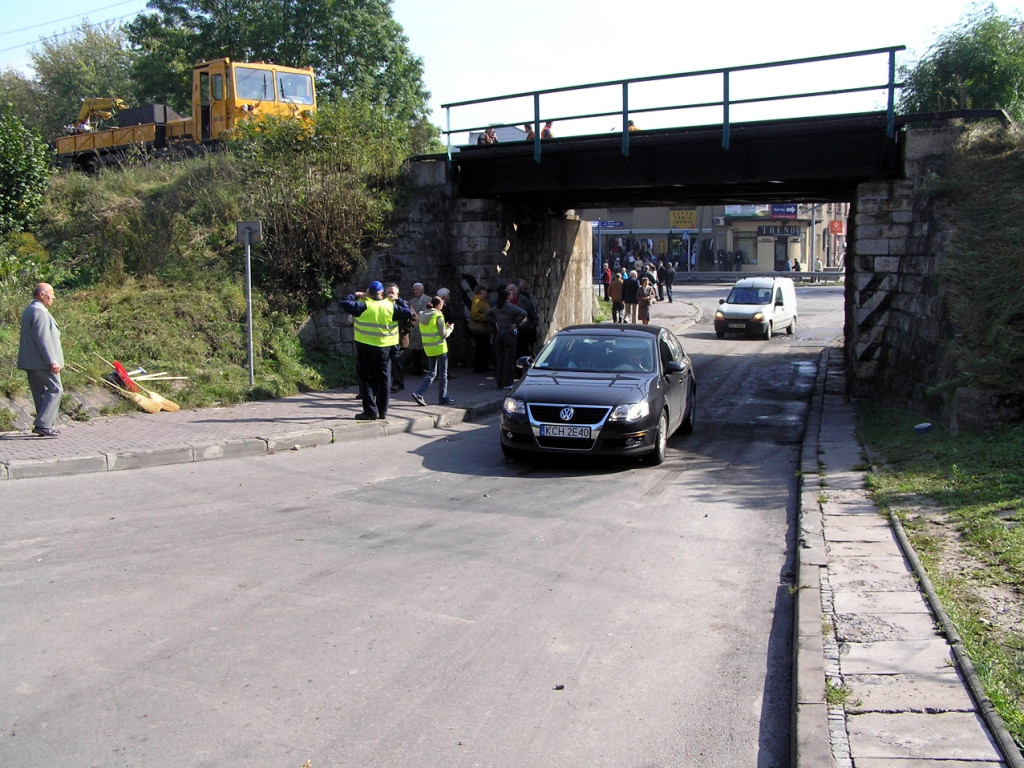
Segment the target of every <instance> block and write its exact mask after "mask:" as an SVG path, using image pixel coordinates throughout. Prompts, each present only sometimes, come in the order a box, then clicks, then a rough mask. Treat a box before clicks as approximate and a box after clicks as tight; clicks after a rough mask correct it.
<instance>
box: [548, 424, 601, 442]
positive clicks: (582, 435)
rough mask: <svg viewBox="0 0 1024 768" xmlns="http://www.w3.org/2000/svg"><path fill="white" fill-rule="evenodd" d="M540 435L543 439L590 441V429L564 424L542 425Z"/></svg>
mask: <svg viewBox="0 0 1024 768" xmlns="http://www.w3.org/2000/svg"><path fill="white" fill-rule="evenodd" d="M540 433H541V435H542V436H543V437H575V438H579V439H583V440H589V439H590V427H570V426H567V425H564V424H541V425H540Z"/></svg>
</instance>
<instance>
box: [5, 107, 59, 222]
mask: <svg viewBox="0 0 1024 768" xmlns="http://www.w3.org/2000/svg"><path fill="white" fill-rule="evenodd" d="M49 163H50V156H49V150H48V149H47V148H46V145H45V144H44V143H43V141H42V139H40V138H39V135H38V134H36V133H34V132H32V131H30V130H28V129H26V128H25V126H24V125H23V124H22V122H21V120H19V119H18V118H17V116H15V114H14V107H13V106H12V105H11V104H9V103H8V104H4V105H3V106H0V235H5V234H7V233H9V232H20V231H21V230H23V229H25V228H26V227H28V226H29V225H30V224H31V223H32V221H33V219H34V217H35V215H36V212H37V211H38V210H39V208H40V206H41V205H42V204H43V200H44V193H45V191H46V187H47V179H48V176H49Z"/></svg>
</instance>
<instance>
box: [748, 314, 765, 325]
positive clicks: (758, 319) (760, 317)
mask: <svg viewBox="0 0 1024 768" xmlns="http://www.w3.org/2000/svg"><path fill="white" fill-rule="evenodd" d="M750 319H751V320H753V321H754V322H755V323H760V322H761V321H762V320H764V313H763V312H755V313H754V316H753V317H752V318H750Z"/></svg>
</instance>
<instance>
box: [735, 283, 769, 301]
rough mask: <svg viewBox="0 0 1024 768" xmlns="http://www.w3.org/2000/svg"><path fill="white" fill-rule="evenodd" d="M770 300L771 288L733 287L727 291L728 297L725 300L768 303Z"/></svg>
mask: <svg viewBox="0 0 1024 768" xmlns="http://www.w3.org/2000/svg"><path fill="white" fill-rule="evenodd" d="M771 300H772V289H771V288H739V287H735V288H733V289H732V290H731V291H729V298H727V299H726V300H725V301H726V303H728V304H770V303H771Z"/></svg>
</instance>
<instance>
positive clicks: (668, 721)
mask: <svg viewBox="0 0 1024 768" xmlns="http://www.w3.org/2000/svg"><path fill="white" fill-rule="evenodd" d="M809 291H813V292H814V293H813V294H812V295H806V296H805V294H806V293H807V292H809ZM679 294H682V295H683V297H684V298H686V299H687V300H692V301H693V302H694V303H697V304H698V305H699V306H701V307H702V308H704V309H705V311H706V316H705V319H704V320H703V321H702V322H701V323H699V324H697V325H695V326H693V327H691V328H690V329H689V330H687V331H686V333H685V334H684V335H683V339H684V343H685V345H686V347H687V349H688V351H689V352H690V353H691V355H692V356H693V357H694V360H695V363H696V369H697V375H698V381H699V384H700V392H699V403H700V405H699V409H698V424H697V431H696V432H695V434H693V435H691V436H688V437H683V438H676V439H673V440H672V441H671V442H670V453H669V457H668V459H667V461H666V462H665V464H664V465H662V466H661V467H658V468H642V467H639V466H637V465H634V464H617V463H614V462H609V463H604V464H600V465H596V466H594V465H591V464H589V463H585V462H568V463H566V462H555V461H550V462H542V463H536V464H535V463H529V462H526V463H513V464H509V463H506V462H505V461H504V460H503V459H502V457H501V453H500V451H499V450H498V436H497V426H496V421H494V420H491V421H489V422H487V423H483V424H476V425H472V424H465V425H460V426H459V427H457V428H454V429H452V430H448V431H441V430H439V431H435V432H432V433H426V434H422V433H421V434H403V435H399V436H393V437H388V438H382V439H379V440H363V441H360V442H358V443H356V444H352V445H338V444H336V445H331V446H322V447H320V448H316V449H310V450H305V451H299V452H296V453H290V454H288V455H276V456H273V457H264V458H250V459H239V460H223V461H218V462H202V463H198V464H189V465H180V466H169V467H162V468H155V469H149V470H137V471H132V472H123V473H118V472H109V473H99V474H95V475H80V476H75V477H67V478H49V479H45V480H22V481H19V482H17V483H9V484H8V486H7V487H5V488H4V490H3V501H4V503H3V509H4V511H3V515H2V518H0V520H2V524H0V525H2V527H0V658H2V659H3V664H2V665H0V690H3V691H4V692H5V693H4V695H3V696H2V697H0V727H2V732H0V765H3V766H7V767H8V768H14V767H17V766H48V767H50V766H62V767H69V768H70V767H72V766H161V767H163V766H218V768H224V767H225V766H259V767H263V766H266V767H267V768H270V767H271V766H274V767H278V766H284V767H287V768H300V766H302V765H303V763H304V762H305V761H307V760H309V761H310V763H311V766H312V768H326V767H327V766H352V767H355V766H360V767H369V766H381V767H384V766H387V767H388V768H394V767H396V766H423V767H430V766H439V767H440V766H446V767H450V766H510V767H516V768H520V767H523V766H548V765H558V766H588V767H589V766H597V765H607V766H637V767H638V768H640V767H644V768H648V767H653V766H702V767H710V766H730V767H732V766H759V767H760V768H769V767H772V768H782V767H783V766H785V765H787V764H788V756H789V716H790V690H789V682H790V670H789V664H790V652H791V648H790V634H791V620H792V596H791V594H790V586H791V584H792V574H791V569H792V546H793V541H792V535H793V521H794V514H795V499H794V490H795V479H794V473H795V470H796V457H797V451H798V449H799V445H798V442H797V441H798V440H799V436H800V433H801V431H802V421H801V420H802V418H803V414H804V411H805V409H806V405H807V397H808V395H809V393H810V387H811V384H812V382H813V372H814V361H815V360H816V359H817V351H818V350H819V349H820V347H821V345H822V343H823V342H824V341H825V340H828V339H831V338H834V337H836V336H837V335H839V334H840V333H841V322H842V294H841V289H828V288H815V289H805V290H804V291H801V292H800V293H798V295H799V297H800V302H801V324H800V330H799V332H798V334H797V335H796V336H795V337H787V336H781V337H776V338H774V339H772V340H771V341H770V342H763V341H755V340H743V339H732V338H729V339H726V340H721V341H720V340H718V339H716V338H715V336H714V331H713V328H712V327H711V325H710V313H711V312H712V311H713V307H714V304H715V303H716V302H717V298H718V297H719V296H721V295H724V293H723V288H721V287H718V288H702V287H690V288H686V289H683V290H680V291H677V296H679ZM829 334H831V335H829Z"/></svg>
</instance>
